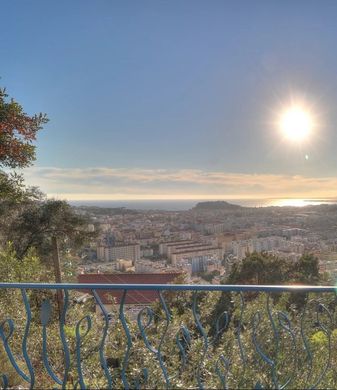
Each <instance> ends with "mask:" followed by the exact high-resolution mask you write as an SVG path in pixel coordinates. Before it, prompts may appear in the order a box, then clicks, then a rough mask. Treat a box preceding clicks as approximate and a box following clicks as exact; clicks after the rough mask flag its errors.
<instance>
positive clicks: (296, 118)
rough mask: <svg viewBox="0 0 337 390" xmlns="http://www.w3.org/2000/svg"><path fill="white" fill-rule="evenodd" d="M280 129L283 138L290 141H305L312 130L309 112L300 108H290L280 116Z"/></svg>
mask: <svg viewBox="0 0 337 390" xmlns="http://www.w3.org/2000/svg"><path fill="white" fill-rule="evenodd" d="M280 127H281V130H282V133H283V134H284V136H285V137H286V138H287V139H289V140H290V141H294V142H300V141H305V140H306V139H307V138H308V137H309V136H310V133H311V131H312V128H313V121H312V118H311V115H310V113H309V112H307V111H306V110H304V109H303V108H301V107H291V108H289V109H288V110H286V111H285V112H284V113H283V115H282V116H281V121H280Z"/></svg>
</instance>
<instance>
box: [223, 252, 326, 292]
mask: <svg viewBox="0 0 337 390" xmlns="http://www.w3.org/2000/svg"><path fill="white" fill-rule="evenodd" d="M319 280H320V274H319V266H318V259H317V258H316V257H314V256H313V255H311V254H304V255H303V256H301V258H300V259H299V260H298V261H291V260H288V259H284V258H280V257H277V256H274V255H271V254H269V253H265V252H262V253H257V252H254V253H252V254H249V255H248V256H246V257H245V258H244V259H243V260H242V262H240V263H235V264H234V265H233V267H232V270H231V272H230V274H229V276H228V278H227V280H226V283H227V284H267V285H275V284H291V283H308V284H317V283H318V282H319Z"/></svg>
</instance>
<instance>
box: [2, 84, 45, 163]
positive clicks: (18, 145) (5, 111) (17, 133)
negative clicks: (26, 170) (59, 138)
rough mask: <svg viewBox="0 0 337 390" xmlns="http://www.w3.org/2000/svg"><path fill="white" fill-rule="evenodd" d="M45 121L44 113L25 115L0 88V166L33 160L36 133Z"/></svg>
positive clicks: (17, 104)
mask: <svg viewBox="0 0 337 390" xmlns="http://www.w3.org/2000/svg"><path fill="white" fill-rule="evenodd" d="M47 122H48V118H47V116H46V115H45V114H42V113H40V114H36V115H33V116H29V115H27V114H26V113H25V112H24V110H23V108H22V106H21V105H20V104H19V103H17V102H16V101H15V100H13V99H10V100H9V101H8V95H7V93H6V90H5V89H4V88H0V166H4V167H9V168H23V167H26V166H28V165H30V164H31V163H32V161H34V160H35V146H34V145H33V142H34V141H35V139H36V134H37V132H38V131H39V130H41V129H42V126H43V125H44V124H46V123H47Z"/></svg>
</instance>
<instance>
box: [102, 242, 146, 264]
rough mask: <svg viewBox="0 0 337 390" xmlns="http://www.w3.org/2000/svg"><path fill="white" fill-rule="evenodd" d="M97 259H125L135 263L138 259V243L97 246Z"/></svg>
mask: <svg viewBox="0 0 337 390" xmlns="http://www.w3.org/2000/svg"><path fill="white" fill-rule="evenodd" d="M97 259H98V260H100V261H114V260H117V259H125V260H132V262H133V263H136V262H137V261H138V260H139V259H140V245H139V244H130V245H117V246H98V247H97Z"/></svg>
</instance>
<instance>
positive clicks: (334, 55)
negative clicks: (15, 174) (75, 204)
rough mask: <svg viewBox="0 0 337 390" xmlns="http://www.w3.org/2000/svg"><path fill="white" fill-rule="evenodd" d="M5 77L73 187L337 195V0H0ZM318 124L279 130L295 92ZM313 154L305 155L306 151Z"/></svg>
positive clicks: (133, 192)
mask: <svg viewBox="0 0 337 390" xmlns="http://www.w3.org/2000/svg"><path fill="white" fill-rule="evenodd" d="M1 16H2V18H1V19H2V21H1V25H0V58H1V61H0V76H1V80H0V84H1V85H3V86H6V87H7V90H8V92H9V94H10V95H12V96H13V97H15V98H16V99H17V100H18V101H19V102H20V103H21V104H22V105H23V106H24V108H25V110H26V111H27V112H28V113H35V112H40V111H42V112H46V113H47V114H48V116H49V118H50V123H49V124H48V125H47V126H46V127H45V129H44V130H43V131H42V132H41V134H40V135H39V137H38V141H37V161H36V163H35V165H34V167H33V168H31V169H29V170H27V171H26V177H27V181H28V183H29V184H37V185H40V186H41V188H42V189H43V190H44V191H45V192H47V193H48V194H50V195H57V196H60V197H66V198H68V199H93V198H95V197H98V198H101V199H124V198H125V199H127V198H129V199H130V198H135V199H137V198H182V197H183V198H194V197H195V198H198V197H199V198H207V197H209V198H221V197H224V198H225V197H228V198H233V196H234V197H268V196H273V197H274V196H275V197H278V196H299V197H302V196H311V197H314V196H318V197H322V196H331V197H333V196H336V195H337V194H336V191H335V188H336V184H337V179H336V174H337V154H336V152H335V151H336V147H337V132H336V130H335V123H336V119H337V114H336V110H335V107H336V103H337V77H336V69H337V51H336V50H335V47H336V37H337V23H336V20H337V2H336V1H333V0H325V1H308V0H307V1H304V0H303V1H300V0H297V1H290V0H289V1H286V0H284V1H271V0H265V1H216V0H212V1H206V0H205V1H196V0H190V1H188V0H185V1H178V0H176V1H174V0H171V1H146V0H144V1H109V0H106V1H103V0H95V1H87V0H72V1H63V0H58V1H42V0H25V1H19V0H11V1H9V0H2V2H1ZM292 99H293V100H296V101H300V102H301V103H303V104H304V105H305V106H306V107H309V108H310V111H311V112H312V113H313V115H314V116H315V118H316V121H317V123H318V125H317V128H315V134H313V136H312V137H311V139H310V141H308V142H307V143H305V144H304V145H302V146H301V147H299V146H298V145H292V144H289V143H286V142H284V140H283V139H282V137H281V136H280V134H279V131H278V129H277V128H276V125H275V121H276V118H277V116H278V115H279V113H280V111H281V110H283V109H284V107H287V105H289V104H290V102H291V100H292ZM305 155H308V156H309V158H308V159H306V158H305Z"/></svg>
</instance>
